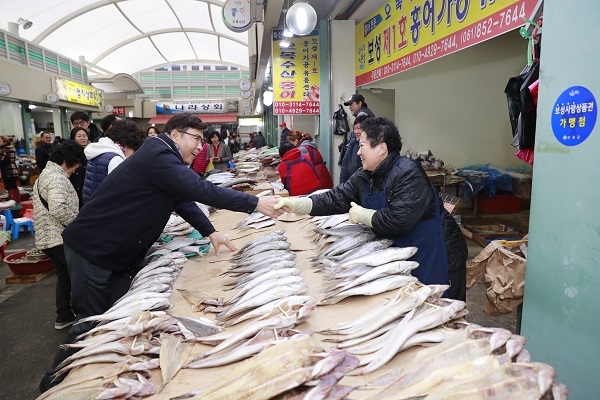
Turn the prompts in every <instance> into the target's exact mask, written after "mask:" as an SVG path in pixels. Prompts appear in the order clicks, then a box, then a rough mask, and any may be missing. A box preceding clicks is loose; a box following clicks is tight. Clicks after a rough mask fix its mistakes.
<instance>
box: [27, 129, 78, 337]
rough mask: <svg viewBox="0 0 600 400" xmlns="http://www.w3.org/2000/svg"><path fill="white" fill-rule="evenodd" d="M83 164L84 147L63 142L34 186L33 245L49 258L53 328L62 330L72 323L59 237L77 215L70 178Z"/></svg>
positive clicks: (74, 195) (75, 195)
mask: <svg viewBox="0 0 600 400" xmlns="http://www.w3.org/2000/svg"><path fill="white" fill-rule="evenodd" d="M86 162H87V160H86V158H85V154H84V152H83V147H82V146H81V145H79V144H78V143H76V142H75V141H73V140H65V141H63V142H62V144H61V145H59V146H57V147H56V148H55V149H54V150H53V151H52V152H51V153H50V158H49V160H48V164H46V168H44V170H43V171H42V173H41V174H40V176H39V178H38V179H37V181H36V182H35V184H34V185H33V213H34V215H35V246H36V248H38V249H39V250H42V251H43V252H44V253H45V254H46V255H47V256H48V257H49V258H50V261H51V262H52V265H53V267H54V269H55V270H56V323H55V324H54V328H55V329H64V328H66V327H68V326H70V325H72V324H73V322H74V321H75V315H74V314H73V311H72V310H71V280H70V278H69V273H68V272H67V260H66V259H65V252H64V248H63V240H62V236H61V234H62V231H63V230H64V229H65V226H67V225H68V224H70V223H71V222H72V221H73V220H74V219H75V217H76V216H77V214H78V213H79V198H78V197H77V192H76V191H75V189H74V188H73V185H72V184H71V182H70V181H69V176H71V174H72V173H73V172H74V171H75V170H76V169H77V168H78V167H79V166H81V165H83V164H85V163H86Z"/></svg>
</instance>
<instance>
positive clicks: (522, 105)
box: [504, 18, 542, 159]
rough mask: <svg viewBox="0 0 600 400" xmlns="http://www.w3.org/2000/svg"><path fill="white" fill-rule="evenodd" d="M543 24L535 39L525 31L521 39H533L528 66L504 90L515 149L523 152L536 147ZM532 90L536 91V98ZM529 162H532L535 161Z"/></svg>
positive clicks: (530, 42) (539, 21) (509, 81)
mask: <svg viewBox="0 0 600 400" xmlns="http://www.w3.org/2000/svg"><path fill="white" fill-rule="evenodd" d="M541 21H542V18H540V19H539V20H538V24H534V26H535V29H534V31H533V32H532V34H531V36H528V34H527V31H526V30H524V29H522V30H521V35H523V36H524V37H525V38H526V39H529V48H528V51H527V58H528V63H527V66H526V67H525V68H524V69H523V71H521V73H520V74H519V75H517V76H514V77H512V78H510V79H509V80H508V83H507V85H506V88H505V89H504V93H505V94H506V100H507V102H508V115H509V119H510V123H511V128H512V134H513V141H512V145H513V146H515V147H517V148H518V149H519V150H524V149H532V148H533V146H534V143H535V129H536V119H537V82H538V79H539V74H540V62H539V55H540V50H541V29H540V24H541ZM529 22H531V21H529ZM531 89H534V92H535V95H534V93H533V92H532V90H531ZM527 158H528V159H532V157H527Z"/></svg>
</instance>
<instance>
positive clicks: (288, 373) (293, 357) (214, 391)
mask: <svg viewBox="0 0 600 400" xmlns="http://www.w3.org/2000/svg"><path fill="white" fill-rule="evenodd" d="M357 364H358V360H356V358H355V357H353V356H350V355H348V354H346V353H345V352H343V351H339V350H332V351H326V352H324V351H323V350H322V349H321V348H318V347H316V346H315V345H314V344H313V342H312V340H311V338H310V336H309V335H304V334H297V335H294V336H292V337H291V338H290V339H287V340H283V341H280V342H278V343H277V344H275V345H273V346H271V347H268V348H266V349H265V350H263V351H261V352H260V353H259V354H258V355H256V356H255V357H252V358H250V359H248V360H246V361H244V362H241V363H239V364H237V365H235V366H234V367H233V368H231V369H230V370H229V371H227V372H225V373H224V374H223V375H221V376H220V378H219V379H218V380H216V381H213V382H211V383H209V384H208V385H206V386H204V387H202V388H200V389H197V390H194V391H192V392H189V393H186V394H184V395H181V396H178V397H174V398H173V399H172V400H175V399H186V398H192V397H193V398H195V399H204V400H216V399H253V400H259V399H271V398H275V399H284V398H291V397H290V396H292V395H296V396H297V397H298V398H304V399H324V398H332V399H342V398H345V396H346V395H347V394H348V393H350V392H351V391H352V388H351V387H348V386H342V385H338V382H339V380H340V379H341V378H342V377H343V376H344V375H345V374H346V373H347V372H349V371H351V370H352V369H354V368H355V367H356V365H357ZM309 381H315V382H316V383H317V385H316V386H314V387H312V386H305V385H304V384H305V383H307V382H309ZM279 395H281V397H275V396H279Z"/></svg>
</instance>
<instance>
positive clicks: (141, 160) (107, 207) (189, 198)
mask: <svg viewBox="0 0 600 400" xmlns="http://www.w3.org/2000/svg"><path fill="white" fill-rule="evenodd" d="M205 129H206V125H205V124H203V123H202V121H201V120H200V119H199V118H198V117H197V116H196V115H194V114H189V113H181V114H176V115H174V116H173V117H171V119H170V120H169V121H168V122H167V124H166V126H165V129H164V133H161V134H160V135H159V136H158V137H156V138H154V139H152V140H146V141H145V142H144V144H143V145H142V147H140V149H139V150H138V151H136V152H135V153H134V154H133V155H132V156H130V157H128V158H127V159H126V160H125V161H123V162H122V163H121V164H120V165H119V166H118V167H116V168H115V169H114V170H113V171H112V172H111V173H110V174H109V175H108V176H107V177H106V179H105V180H104V181H103V182H102V184H101V185H100V186H99V187H98V188H97V189H96V191H95V192H94V196H92V197H91V198H90V200H89V201H88V202H86V203H85V205H84V206H83V208H82V209H81V211H80V212H79V214H78V215H77V218H75V220H74V221H73V222H72V223H71V224H69V225H68V226H67V227H66V228H65V230H64V231H63V234H62V235H63V241H64V247H65V257H66V259H67V268H68V271H69V276H70V278H71V287H72V288H73V290H72V297H71V305H72V308H73V311H74V312H75V314H76V321H79V320H81V319H83V318H85V317H89V316H91V315H98V314H102V313H104V312H105V311H106V310H108V309H109V308H110V307H111V306H112V305H113V303H114V302H115V301H116V300H117V299H119V298H120V297H122V296H123V295H124V294H125V293H126V292H127V291H128V289H129V286H130V284H131V280H132V275H133V274H134V273H135V272H136V270H138V269H139V268H140V267H141V264H142V261H143V260H144V256H145V254H146V252H147V251H148V249H149V248H150V246H151V245H152V244H153V243H154V242H155V241H156V240H157V239H158V238H159V236H160V234H161V233H162V231H163V229H164V227H165V225H166V224H167V221H168V220H169V217H170V215H171V213H172V212H173V211H175V212H177V214H179V215H180V216H181V217H183V218H184V219H185V220H186V221H187V222H189V223H190V224H191V225H192V226H193V227H194V228H196V229H197V230H198V231H199V232H200V233H201V234H202V236H204V237H208V238H209V239H210V242H211V244H212V246H213V247H214V249H215V252H216V254H219V247H220V246H221V245H225V246H226V247H227V248H229V249H230V250H232V251H234V250H236V248H235V246H234V245H233V244H232V243H231V242H230V241H229V239H228V238H227V237H226V236H225V235H223V234H222V233H220V232H217V230H216V229H215V227H214V226H213V225H212V223H211V222H210V221H209V219H208V217H207V216H206V215H204V213H203V212H202V211H201V210H200V208H198V206H197V205H196V203H195V202H196V201H198V202H201V203H204V204H206V205H209V206H213V207H218V208H224V209H229V210H232V211H238V212H245V213H248V214H249V213H252V212H253V211H254V210H257V211H259V212H261V213H263V214H265V215H268V216H270V217H273V218H277V217H278V216H279V215H281V214H282V212H281V211H279V210H275V209H274V205H275V204H276V203H277V197H274V196H264V197H260V198H259V197H256V196H252V195H248V194H246V193H242V192H238V191H235V190H231V189H227V188H221V187H219V186H215V185H213V184H212V183H211V182H209V181H206V180H203V179H202V178H200V177H199V176H198V174H196V173H195V172H194V171H192V170H191V169H190V168H189V165H190V164H191V163H192V162H193V161H194V158H195V157H196V155H197V154H198V152H200V150H201V149H202V138H203V132H204V130H205ZM92 327H93V324H92V323H91V322H84V323H79V324H78V323H75V324H74V325H73V326H71V329H70V330H69V333H68V334H67V337H66V338H65V341H64V343H65V344H68V343H72V342H73V341H74V340H75V338H76V337H77V336H79V335H80V334H83V333H85V332H87V331H89V330H90V329H92ZM71 354H73V351H72V350H69V351H66V350H59V351H58V353H57V354H56V357H55V359H54V362H53V364H52V368H51V369H50V370H48V371H47V372H46V375H45V376H44V378H43V379H42V382H41V383H40V386H39V388H40V390H41V391H42V392H43V391H45V390H48V388H50V387H51V386H52V385H55V384H57V383H59V382H52V374H53V373H54V370H55V368H56V367H57V365H59V364H60V362H62V361H63V360H64V359H65V358H66V357H68V356H69V355H71Z"/></svg>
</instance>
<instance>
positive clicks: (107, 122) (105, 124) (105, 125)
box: [100, 114, 117, 132]
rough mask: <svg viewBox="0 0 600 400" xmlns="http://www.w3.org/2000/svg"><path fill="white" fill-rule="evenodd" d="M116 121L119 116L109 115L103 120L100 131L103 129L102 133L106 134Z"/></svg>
mask: <svg viewBox="0 0 600 400" xmlns="http://www.w3.org/2000/svg"><path fill="white" fill-rule="evenodd" d="M116 120H117V116H116V115H114V114H108V115H107V116H106V117H104V118H102V121H100V129H102V132H106V131H107V130H108V129H109V128H110V126H111V125H112V124H114V123H115V121H116Z"/></svg>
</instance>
